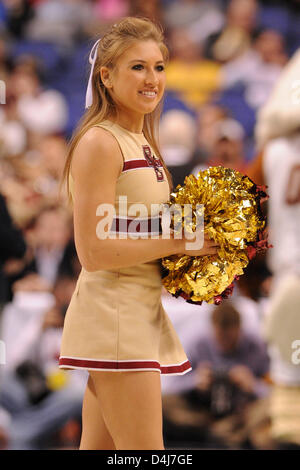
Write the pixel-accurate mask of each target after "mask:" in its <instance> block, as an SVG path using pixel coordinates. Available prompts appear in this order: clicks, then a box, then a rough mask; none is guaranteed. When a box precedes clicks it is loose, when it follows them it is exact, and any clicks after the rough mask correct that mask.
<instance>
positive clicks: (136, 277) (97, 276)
mask: <svg viewBox="0 0 300 470" xmlns="http://www.w3.org/2000/svg"><path fill="white" fill-rule="evenodd" d="M80 277H83V278H85V279H87V280H99V281H100V280H101V279H103V280H111V281H114V280H122V281H125V282H128V283H138V284H143V285H145V284H147V285H153V286H154V287H155V286H156V287H157V286H161V265H160V261H159V260H154V261H149V262H147V263H142V264H138V265H135V266H129V267H125V268H118V269H109V270H98V271H87V270H86V269H84V268H83V267H82V269H81V273H80Z"/></svg>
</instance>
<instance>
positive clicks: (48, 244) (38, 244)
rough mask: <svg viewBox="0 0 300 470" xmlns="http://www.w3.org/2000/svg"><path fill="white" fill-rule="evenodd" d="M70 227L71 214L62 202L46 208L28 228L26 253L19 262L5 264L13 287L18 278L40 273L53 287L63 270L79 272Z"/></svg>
mask: <svg viewBox="0 0 300 470" xmlns="http://www.w3.org/2000/svg"><path fill="white" fill-rule="evenodd" d="M70 231H71V223H70V217H69V213H68V212H66V210H65V209H62V208H60V207H59V206H58V207H55V206H54V207H46V208H44V209H43V210H42V211H41V212H40V213H39V214H38V215H37V216H36V218H35V219H34V220H33V221H32V224H31V226H28V227H27V229H26V233H25V235H26V240H27V244H28V249H27V252H26V256H25V257H24V258H23V259H22V260H20V261H19V262H18V263H12V262H9V263H8V262H7V263H6V264H5V267H4V272H5V273H6V278H7V280H8V282H9V285H10V288H11V289H12V288H13V284H14V282H15V281H17V280H20V279H21V280H22V281H24V277H25V279H26V277H27V276H28V275H31V274H38V275H39V276H41V278H42V279H43V280H44V282H47V283H48V284H49V285H50V287H51V286H52V285H53V284H54V283H55V281H56V279H57V277H58V276H59V274H60V273H61V272H63V273H66V274H73V275H78V274H79V271H80V264H79V261H78V258H77V255H76V252H75V247H74V241H73V239H71V235H70V233H71V232H70ZM10 296H12V292H11V294H10Z"/></svg>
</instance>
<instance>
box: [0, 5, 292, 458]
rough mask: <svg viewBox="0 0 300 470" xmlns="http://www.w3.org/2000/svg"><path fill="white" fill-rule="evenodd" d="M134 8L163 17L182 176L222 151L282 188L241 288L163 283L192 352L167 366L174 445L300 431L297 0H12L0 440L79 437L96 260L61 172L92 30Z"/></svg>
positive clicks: (245, 443) (287, 444) (3, 95)
mask: <svg viewBox="0 0 300 470" xmlns="http://www.w3.org/2000/svg"><path fill="white" fill-rule="evenodd" d="M127 15H132V16H135V15H138V16H144V17H149V18H151V19H153V20H155V21H158V22H159V23H160V24H161V25H162V26H163V28H164V30H165V35H166V40H167V44H168V47H169V50H170V62H169V64H168V65H167V67H166V76H167V88H166V94H165V98H164V108H163V113H162V118H161V126H160V145H161V150H162V154H163V156H164V158H165V161H166V164H167V165H168V167H169V169H170V171H171V173H172V176H173V181H174V187H176V186H177V184H183V182H184V178H185V176H186V175H189V174H191V173H194V174H195V175H196V174H197V172H198V171H199V170H202V169H205V168H207V167H208V166H215V165H222V166H225V167H229V168H233V169H235V170H238V171H240V172H242V173H245V174H247V175H248V176H249V177H251V178H252V179H253V180H254V182H255V183H257V184H259V185H265V184H267V185H268V193H269V195H270V199H269V200H268V202H267V203H264V212H265V214H266V216H267V223H268V231H269V238H270V241H271V243H272V244H273V246H274V247H273V248H272V249H270V250H269V252H268V253H267V255H259V256H258V257H257V258H256V259H255V260H253V261H252V262H251V264H250V265H249V267H248V268H247V269H246V272H245V274H244V276H242V277H241V278H240V280H239V281H238V282H237V283H236V287H235V291H234V295H233V297H232V299H231V300H230V301H226V302H224V303H223V304H222V305H221V306H219V307H213V306H211V305H202V306H201V307H195V306H193V305H190V304H187V303H186V302H184V301H183V300H181V299H174V298H172V297H171V296H170V295H169V294H167V293H165V292H164V293H163V303H164V307H165V309H166V311H167V313H168V314H169V316H170V318H171V319H172V321H173V323H174V326H175V328H176V330H177V332H178V334H179V336H180V338H181V340H182V343H183V345H184V348H185V350H186V353H187V356H188V357H189V359H190V361H191V363H192V367H193V370H192V372H190V373H188V374H186V375H184V376H174V377H162V391H163V417H164V433H165V444H166V447H167V448H168V446H170V447H171V446H173V447H175V446H183V445H186V446H188V447H189V446H191V445H193V446H195V447H198V448H205V447H206V448H207V447H213V448H216V447H219V448H246V449H247V448H248V449H249V448H255V449H257V448H258V449H262V448H268V449H284V448H300V405H299V403H300V400H299V398H300V320H299V318H300V316H299V315H298V313H300V312H299V305H300V288H299V287H300V249H299V246H300V243H299V241H300V225H299V224H300V222H299V221H300V126H299V122H300V93H299V91H300V80H299V74H298V75H297V70H299V67H300V49H299V48H300V1H298V0H290V1H289V2H280V1H275V0H273V1H272V0H270V1H267V0H265V1H262V0H261V1H258V0H151V1H142V0H59V1H58V0H27V1H26V0H2V1H0V340H1V341H3V342H4V344H5V352H6V357H5V358H1V357H0V448H6V449H39V448H49V447H50V448H57V447H59V448H68V447H76V446H77V445H78V440H79V437H80V426H81V424H80V415H81V404H82V398H83V392H84V388H85V383H86V373H85V372H82V371H72V372H67V371H62V370H59V369H58V362H57V360H58V355H59V349H60V338H61V333H62V327H63V321H64V315H65V312H66V309H67V306H68V303H69V301H70V299H71V296H72V293H73V290H74V288H75V284H76V280H77V277H78V275H79V272H80V269H81V266H80V263H79V260H78V258H77V255H76V250H75V244H74V238H73V222H72V208H71V207H70V206H69V205H68V203H67V197H66V191H65V188H64V187H62V188H61V187H60V181H61V176H62V170H63V167H64V162H65V155H66V148H67V143H68V140H69V138H70V137H71V135H72V132H73V131H74V129H75V127H76V124H77V122H78V120H79V119H80V117H81V116H82V114H83V112H84V101H85V91H86V84H87V78H88V73H89V64H88V55H89V52H90V48H91V45H92V44H93V42H94V40H95V38H98V37H99V36H101V34H102V33H103V32H104V31H105V29H106V28H107V27H108V26H109V25H111V24H113V23H114V22H115V21H117V20H118V19H119V18H121V17H123V16H127ZM297 341H298V342H297ZM297 348H298V349H299V358H298V354H297ZM4 362H5V364H4ZM298 363H299V365H298Z"/></svg>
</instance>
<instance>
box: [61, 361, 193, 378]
mask: <svg viewBox="0 0 300 470" xmlns="http://www.w3.org/2000/svg"><path fill="white" fill-rule="evenodd" d="M59 365H60V366H62V367H63V366H70V367H82V368H85V369H89V368H90V369H115V370H118V369H158V370H160V371H161V372H162V373H163V374H174V373H176V372H185V371H186V370H188V369H190V368H191V364H190V362H189V361H186V362H184V363H183V364H180V365H171V366H161V365H160V364H159V362H158V361H122V362H118V361H96V360H93V359H74V358H68V357H61V358H60V359H59Z"/></svg>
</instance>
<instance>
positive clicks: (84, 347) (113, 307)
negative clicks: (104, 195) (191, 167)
mask: <svg viewBox="0 0 300 470" xmlns="http://www.w3.org/2000/svg"><path fill="white" fill-rule="evenodd" d="M97 126H99V127H102V128H104V129H106V130H108V131H109V132H110V133H111V134H112V135H113V136H114V137H115V138H116V139H117V141H118V144H119V147H120V149H121V152H122V156H123V160H124V164H123V171H122V173H121V175H120V176H119V178H118V180H117V188H116V200H115V216H114V220H113V224H112V226H111V233H115V236H116V237H120V238H121V237H122V233H123V234H125V236H128V234H129V233H132V232H133V228H134V233H135V234H138V235H135V236H138V237H142V236H143V235H144V237H146V236H148V238H149V233H151V234H152V236H154V235H155V234H157V237H156V238H158V233H159V229H158V223H157V221H158V220H159V205H160V204H161V203H164V202H167V201H168V200H169V192H170V189H169V184H168V181H167V177H166V174H165V171H164V169H163V167H162V165H161V162H160V160H159V159H158V158H157V157H156V156H154V153H153V150H152V148H151V147H150V145H149V143H148V142H147V140H146V139H145V137H144V135H143V134H137V133H133V132H130V131H128V130H126V129H124V128H122V127H121V126H119V125H117V124H114V123H112V122H110V121H103V122H101V123H100V124H98V125H97ZM69 181H70V191H71V194H73V192H72V191H73V180H72V176H71V175H70V180H69ZM120 202H121V203H120ZM137 204H141V205H140V206H138V205H137ZM136 210H138V211H139V212H138V213H137V212H136ZM137 214H138V218H136V215H137ZM123 237H124V235H123ZM99 243H100V241H99ZM161 289H162V282H161V272H160V265H159V261H158V260H155V261H151V262H147V263H142V264H138V265H136V266H133V267H129V268H120V269H112V270H99V271H93V272H89V271H86V270H85V269H84V268H82V269H81V272H80V275H79V277H78V280H77V284H76V287H75V290H74V293H73V296H72V298H71V301H70V304H69V307H68V310H67V312H66V316H65V323H64V329H63V335H62V344H61V355H60V358H59V367H60V368H62V369H88V370H99V371H114V372H122V371H143V370H144V371H146V370H151V371H158V372H160V373H161V374H163V375H166V374H168V375H181V374H185V373H186V372H188V371H189V370H191V364H190V362H189V361H188V359H187V357H186V354H185V351H184V349H183V347H182V344H181V342H180V340H179V338H178V336H177V333H176V331H175V329H174V327H173V325H172V323H171V321H170V319H169V317H168V316H167V314H166V312H165V311H164V309H163V307H162V304H161Z"/></svg>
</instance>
